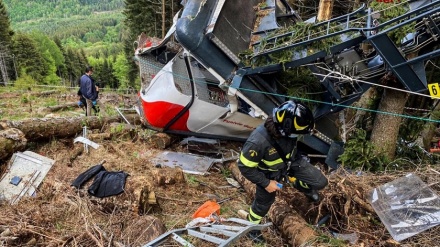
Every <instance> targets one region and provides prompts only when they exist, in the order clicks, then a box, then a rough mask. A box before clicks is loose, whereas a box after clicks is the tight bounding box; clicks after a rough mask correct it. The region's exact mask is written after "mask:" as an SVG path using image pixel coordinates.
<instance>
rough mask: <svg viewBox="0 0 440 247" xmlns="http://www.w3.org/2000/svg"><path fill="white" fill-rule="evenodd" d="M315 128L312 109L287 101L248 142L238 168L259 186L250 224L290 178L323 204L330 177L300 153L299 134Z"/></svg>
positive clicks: (253, 234) (258, 235) (255, 234)
mask: <svg viewBox="0 0 440 247" xmlns="http://www.w3.org/2000/svg"><path fill="white" fill-rule="evenodd" d="M313 128H314V118H313V114H312V112H311V111H310V109H309V108H307V107H306V106H305V105H303V104H301V103H298V102H293V101H287V102H285V103H283V104H281V105H280V106H279V107H276V108H274V109H273V114H272V116H270V117H268V118H267V119H266V121H265V123H264V124H262V125H260V126H258V127H257V128H256V129H255V130H254V131H253V132H252V133H251V135H250V136H249V138H248V139H247V140H246V143H245V144H244V145H243V148H242V151H241V154H240V158H239V161H238V167H239V169H240V172H241V173H242V175H243V176H244V177H245V178H247V179H248V180H249V181H251V182H252V183H254V184H256V191H255V199H254V201H253V203H252V205H251V207H250V209H249V214H248V220H249V221H251V222H253V223H256V224H259V223H260V221H261V219H262V218H263V217H264V216H265V215H266V214H267V212H268V211H269V209H270V207H271V206H272V204H273V202H274V201H275V195H276V191H277V190H280V188H281V187H280V186H281V184H279V183H278V182H280V181H281V180H283V179H289V180H290V182H292V183H293V186H294V187H295V188H297V189H298V190H299V191H301V192H303V193H304V194H305V195H306V196H307V197H308V198H310V199H311V200H312V201H315V202H317V201H319V195H318V192H317V190H320V189H323V188H324V187H325V186H326V185H327V183H328V181H327V178H326V177H325V176H324V175H323V174H322V173H321V171H320V170H319V169H317V168H315V167H314V166H313V165H312V164H310V163H309V162H308V160H307V159H306V157H302V156H301V155H299V154H297V153H296V147H297V139H298V135H302V134H310V133H311V131H312V130H313ZM249 236H250V237H251V238H252V239H253V240H254V241H257V242H261V241H264V239H261V238H262V237H261V232H260V231H251V232H250V233H249Z"/></svg>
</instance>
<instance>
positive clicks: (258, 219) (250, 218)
mask: <svg viewBox="0 0 440 247" xmlns="http://www.w3.org/2000/svg"><path fill="white" fill-rule="evenodd" d="M249 216H250V217H248V220H249V221H250V222H252V223H255V224H259V223H260V221H261V219H262V218H263V217H261V216H259V215H258V214H256V213H254V211H252V208H250V209H249ZM254 219H255V220H254Z"/></svg>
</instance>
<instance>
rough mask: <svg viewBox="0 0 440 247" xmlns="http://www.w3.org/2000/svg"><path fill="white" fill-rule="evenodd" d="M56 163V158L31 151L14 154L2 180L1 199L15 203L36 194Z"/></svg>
mask: <svg viewBox="0 0 440 247" xmlns="http://www.w3.org/2000/svg"><path fill="white" fill-rule="evenodd" d="M54 163H55V160H52V159H49V158H47V157H44V156H41V155H39V154H37V153H34V152H31V151H25V152H23V153H22V152H17V153H15V154H14V155H12V158H11V160H10V161H9V165H8V169H7V170H6V171H5V173H4V175H3V177H2V178H1V180H0V199H1V200H7V201H9V202H10V204H15V203H17V202H18V201H19V200H20V199H21V198H22V197H23V196H32V195H34V194H35V191H36V189H37V188H38V186H39V185H40V183H41V182H42V181H43V179H44V177H46V175H47V173H48V172H49V170H50V168H51V167H52V166H53V164H54Z"/></svg>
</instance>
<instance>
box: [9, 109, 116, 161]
mask: <svg viewBox="0 0 440 247" xmlns="http://www.w3.org/2000/svg"><path fill="white" fill-rule="evenodd" d="M119 121H121V119H120V118H119V117H111V118H103V119H101V118H98V117H80V118H47V119H46V118H42V119H35V118H34V119H27V120H23V121H1V122H0V160H4V159H6V158H8V157H10V156H11V155H12V154H13V153H15V152H17V151H22V150H23V149H24V148H25V147H26V144H27V142H29V141H39V140H48V139H50V138H53V137H57V138H66V137H73V136H75V135H77V134H78V133H81V132H82V131H83V126H84V125H87V126H88V128H89V129H99V128H102V126H103V125H104V124H105V123H109V122H119Z"/></svg>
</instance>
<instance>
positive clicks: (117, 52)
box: [0, 0, 178, 89]
mask: <svg viewBox="0 0 440 247" xmlns="http://www.w3.org/2000/svg"><path fill="white" fill-rule="evenodd" d="M165 2H166V11H169V10H170V9H172V8H175V9H176V11H177V8H178V6H177V3H176V2H177V1H174V0H173V1H171V0H167V1H165ZM171 2H173V4H174V6H171V4H170V3H171ZM161 9H162V3H161V2H160V3H158V4H157V5H155V4H152V3H146V2H145V1H141V0H125V1H124V0H62V1H61V0H29V1H22V0H0V25H1V26H2V30H0V61H3V63H1V62H0V67H2V66H3V67H4V68H5V69H4V70H0V82H4V81H7V82H8V83H15V84H16V85H17V86H20V85H22V86H25V87H28V85H29V84H44V85H59V84H61V85H67V86H76V83H77V79H78V78H79V77H80V76H81V74H82V73H83V71H84V68H85V66H87V65H92V66H94V67H95V74H94V77H95V79H96V80H97V81H98V82H99V83H100V85H101V86H103V87H109V88H114V89H117V88H127V87H135V84H136V80H137V68H136V67H135V65H134V62H133V61H132V57H133V48H132V47H133V46H132V44H133V41H134V40H136V37H137V35H139V34H140V33H141V32H145V33H147V34H149V35H151V36H158V37H160V35H161V33H162V31H161V23H162V19H161V13H160V12H161ZM171 17H172V13H170V14H169V15H167V20H166V22H167V24H166V26H169V24H170V23H171V21H170V19H171ZM140 23H143V24H141V25H140ZM145 23H146V24H145ZM3 27H5V28H3ZM5 75H6V76H5Z"/></svg>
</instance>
